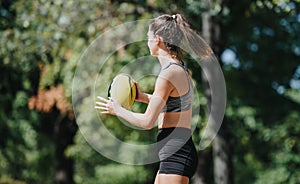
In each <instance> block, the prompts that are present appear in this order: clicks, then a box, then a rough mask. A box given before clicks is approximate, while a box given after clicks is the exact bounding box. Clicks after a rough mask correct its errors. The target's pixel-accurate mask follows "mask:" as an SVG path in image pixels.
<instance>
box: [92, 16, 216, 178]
mask: <svg viewBox="0 0 300 184" xmlns="http://www.w3.org/2000/svg"><path fill="white" fill-rule="evenodd" d="M147 35H148V47H149V50H150V52H151V55H152V56H156V57H157V58H158V61H159V63H160V65H161V71H160V73H159V75H158V77H157V80H156V83H155V89H154V92H153V94H152V95H150V94H146V93H143V92H142V91H141V90H140V88H139V85H138V83H136V86H137V98H136V100H137V101H139V102H144V103H148V106H147V109H146V111H145V112H144V113H134V112H132V111H129V110H126V109H125V108H122V107H121V105H120V104H119V103H118V102H117V101H116V100H114V99H111V98H109V99H105V98H102V97H98V99H99V102H96V107H95V108H96V109H99V110H101V113H102V114H112V115H116V116H119V117H121V118H123V119H125V120H126V121H128V122H129V123H131V124H133V125H135V126H138V127H142V128H145V129H152V128H153V127H154V125H155V122H156V121H157V122H158V135H157V143H158V144H157V145H158V146H157V147H158V156H159V159H160V165H159V171H158V172H157V175H156V178H155V184H169V183H172V184H187V183H189V180H190V178H191V177H192V176H193V174H194V173H195V171H196V168H197V162H198V158H197V152H196V149H195V146H194V143H193V141H192V138H191V129H190V128H191V124H190V122H191V118H192V102H193V84H192V80H191V77H190V75H189V73H188V71H187V69H186V67H185V65H184V63H183V61H182V58H181V52H180V43H181V42H182V40H183V39H185V40H186V41H187V42H188V43H189V45H190V47H191V48H192V50H193V51H194V52H195V54H196V55H197V56H198V57H199V58H200V59H204V58H206V57H209V56H210V55H211V54H212V51H211V49H210V47H209V46H208V45H207V44H206V43H205V41H204V40H203V39H202V38H201V37H200V35H199V34H197V33H196V32H195V31H194V30H192V29H191V28H190V26H189V24H188V23H187V21H186V20H185V19H184V17H183V16H182V15H180V14H176V15H162V16H159V17H157V18H155V19H154V20H153V21H152V22H151V23H150V25H149V30H148V33H147Z"/></svg>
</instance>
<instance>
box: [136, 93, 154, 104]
mask: <svg viewBox="0 0 300 184" xmlns="http://www.w3.org/2000/svg"><path fill="white" fill-rule="evenodd" d="M151 97H152V95H151V94H147V93H142V96H141V97H139V100H137V101H138V102H143V103H149V102H150V99H151Z"/></svg>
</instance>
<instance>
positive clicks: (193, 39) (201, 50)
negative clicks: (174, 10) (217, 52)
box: [174, 14, 213, 59]
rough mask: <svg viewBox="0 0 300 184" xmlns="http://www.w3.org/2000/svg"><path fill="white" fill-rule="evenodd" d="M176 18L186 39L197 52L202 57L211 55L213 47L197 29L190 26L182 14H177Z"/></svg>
mask: <svg viewBox="0 0 300 184" xmlns="http://www.w3.org/2000/svg"><path fill="white" fill-rule="evenodd" d="M174 18H175V19H176V22H177V24H178V25H179V27H180V29H181V31H182V33H183V35H184V37H185V39H186V40H187V42H188V44H189V46H190V47H191V49H192V50H193V51H194V52H195V54H196V55H197V56H198V57H199V58H200V59H206V58H208V57H211V55H212V54H213V51H212V49H211V47H210V46H209V45H208V44H207V43H206V42H205V40H204V39H203V38H202V37H201V36H200V35H199V34H198V33H197V32H196V31H195V30H193V29H192V28H191V27H190V25H189V24H188V22H187V21H186V19H185V18H184V17H183V16H182V15H181V14H176V15H175V17H174Z"/></svg>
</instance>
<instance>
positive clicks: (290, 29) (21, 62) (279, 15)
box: [0, 0, 300, 184]
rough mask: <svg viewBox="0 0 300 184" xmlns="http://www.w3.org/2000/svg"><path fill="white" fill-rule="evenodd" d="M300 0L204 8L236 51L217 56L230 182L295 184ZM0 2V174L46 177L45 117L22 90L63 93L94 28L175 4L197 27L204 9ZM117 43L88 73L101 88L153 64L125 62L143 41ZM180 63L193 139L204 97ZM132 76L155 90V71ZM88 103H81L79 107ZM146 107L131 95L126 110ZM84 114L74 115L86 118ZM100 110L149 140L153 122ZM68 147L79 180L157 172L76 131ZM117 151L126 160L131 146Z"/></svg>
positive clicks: (49, 153) (184, 4)
mask: <svg viewBox="0 0 300 184" xmlns="http://www.w3.org/2000/svg"><path fill="white" fill-rule="evenodd" d="M299 3H300V2H299V1H298V0H295V1H292V0H256V1H220V0H216V1H212V9H211V10H210V13H211V15H213V16H215V15H221V20H219V21H220V23H221V31H222V34H223V36H224V37H223V38H222V40H220V41H219V42H218V43H219V44H220V45H221V47H223V48H222V49H223V50H226V49H230V50H231V51H233V53H234V54H235V58H234V59H233V60H229V61H223V62H222V63H221V64H222V65H223V66H222V67H223V69H224V74H225V79H226V86H227V94H228V96H227V97H228V98H227V109H226V118H227V121H228V122H229V124H228V126H229V130H230V132H229V135H230V140H229V142H230V146H231V147H232V157H233V168H234V174H235V175H234V177H235V182H236V183H245V184H247V183H249V184H250V183H257V184H260V183H290V184H294V183H299V180H300V173H299V171H298V170H299V168H300V156H299V150H300V147H299V144H297V143H299V142H300V138H299V131H300V124H299V119H300V113H299V112H300V107H299V106H300V105H299V104H300V102H299V99H300V98H299V96H300V92H299V90H300V89H299V81H300V77H299V76H300V74H299V65H300V63H299V56H300V51H299V48H300V46H299V34H300V27H299V25H300V24H299V8H298V7H299ZM0 4H1V6H0V69H1V73H0V77H1V78H2V81H1V83H0V94H1V98H0V103H1V106H0V135H1V139H0V148H1V149H0V183H53V182H52V181H53V177H54V172H55V163H54V160H55V154H54V153H55V145H54V143H53V140H51V139H52V138H51V136H49V135H48V134H47V133H45V131H43V129H44V128H45V127H47V125H45V124H43V123H44V122H41V117H40V115H41V114H38V113H37V112H35V111H31V110H29V109H28V99H29V98H30V97H31V96H32V95H34V94H36V92H37V90H38V89H47V88H49V87H51V86H55V85H58V84H63V85H64V89H65V92H66V95H67V97H68V98H69V100H70V101H71V96H72V82H73V76H74V72H75V69H76V66H77V62H78V60H79V58H80V56H81V54H82V52H83V50H85V48H87V46H88V45H89V44H90V43H92V41H93V40H94V39H95V38H97V36H99V35H100V34H101V33H103V32H104V31H106V30H108V29H109V28H111V27H113V26H116V25H119V24H121V23H123V22H125V21H126V22H127V21H133V20H137V19H147V18H153V17H154V16H156V15H159V14H161V13H170V14H173V13H177V12H178V13H183V14H185V15H186V17H188V18H189V19H190V20H191V22H192V24H193V25H194V27H196V28H197V29H198V30H200V29H201V24H202V23H201V14H202V12H203V11H204V10H205V8H206V4H204V1H196V0H187V1H183V0H181V1H176V2H174V1H170V0H168V1H163V0H154V1H138V0H137V1H130V2H129V1H128V2H123V1H108V0H105V1H99V0H90V1H84V0H68V1H63V0H50V1H46V0H39V1H35V0H14V1H5V2H2V1H1V2H0ZM124 49H125V51H126V52H125V54H123V55H122V54H121V55H119V54H120V53H115V54H114V55H113V56H112V57H111V58H110V60H109V61H107V62H106V63H105V67H103V68H105V69H102V70H101V71H99V73H100V74H101V76H105V77H104V78H101V79H99V81H96V82H98V83H97V84H99V85H98V86H97V87H96V91H97V92H99V95H102V96H106V91H107V90H106V89H107V86H108V83H107V82H108V81H110V80H111V79H112V78H113V77H114V76H115V74H116V73H117V72H119V71H120V70H122V71H124V72H128V73H131V74H133V75H136V76H139V75H142V74H143V73H146V72H149V70H150V69H151V70H152V71H156V69H157V68H155V67H157V66H156V65H155V64H153V63H155V62H156V60H155V58H146V59H145V60H143V61H141V62H143V63H146V64H144V65H141V66H143V67H140V68H139V70H132V68H130V67H129V68H126V67H125V68H124V66H127V65H135V64H136V63H137V61H135V62H133V61H134V60H135V59H136V58H141V57H143V56H147V55H149V51H148V49H147V43H146V41H141V42H139V43H133V44H131V45H128V46H126V47H125V48H124ZM92 59H98V58H92ZM91 61H92V60H91ZM138 62H140V60H139V61H138ZM186 63H187V66H188V67H189V69H190V70H191V72H192V74H193V78H194V82H195V86H196V88H197V91H198V92H199V95H198V96H199V99H200V100H199V103H200V104H194V105H195V106H198V105H200V106H201V109H200V115H201V117H200V119H199V120H196V118H195V117H194V118H193V124H196V125H197V129H196V132H195V134H194V135H193V137H194V140H196V142H199V141H200V138H201V133H202V132H201V130H202V129H203V127H204V126H205V121H206V117H205V113H204V108H205V106H206V104H207V100H206V99H205V97H204V95H203V86H202V83H201V72H199V71H201V68H199V66H197V63H195V62H192V61H190V60H189V59H187V61H186ZM87 67H89V66H87ZM134 69H135V68H134ZM91 75H97V73H95V74H91ZM100 80H101V81H100ZM138 80H139V81H138V82H139V84H140V87H141V88H142V90H143V91H145V92H149V93H151V92H152V91H153V88H154V82H155V77H154V76H147V77H145V78H142V79H140V78H139V79H138ZM102 81H106V83H105V82H102ZM92 82H93V81H92ZM84 85H85V83H84V82H83V83H82V86H79V87H82V88H84ZM91 95H92V94H91ZM88 105H89V103H87V102H85V103H83V104H82V109H83V110H84V109H86V107H88ZM145 108H146V106H145V105H144V104H141V103H135V104H134V106H133V107H132V110H133V111H135V112H143V111H144V110H145ZM89 113H91V112H87V113H86V114H84V116H82V117H79V118H86V119H88V118H89V117H91V116H90V114H89ZM101 118H103V120H105V122H104V123H105V126H106V127H107V128H108V129H109V130H110V131H111V132H112V133H113V134H114V135H115V136H116V137H118V138H119V139H121V140H124V141H126V142H131V143H134V144H148V143H151V142H154V141H155V133H156V130H153V131H147V132H146V131H140V130H135V129H132V128H131V127H129V126H128V124H126V122H125V123H120V121H119V120H118V119H117V118H114V117H111V116H105V117H101ZM89 120H90V122H93V121H94V120H92V119H89ZM92 128H93V127H92ZM103 142H105V141H104V140H103ZM137 154H138V153H137ZM66 155H67V157H68V158H72V159H74V161H75V174H74V178H75V181H76V182H77V183H124V181H126V183H146V182H149V181H152V180H153V178H154V177H155V169H156V168H154V167H153V168H152V167H150V168H148V167H137V166H125V165H119V164H116V163H114V162H112V161H110V160H108V159H106V158H105V157H102V156H101V155H99V153H97V152H96V151H95V150H93V149H92V148H91V147H90V146H89V145H88V144H87V142H86V141H85V140H84V139H83V138H82V136H81V134H80V132H78V133H77V135H76V138H75V140H74V145H72V146H71V147H69V148H68V149H67V151H66ZM123 157H126V159H133V158H132V157H133V156H132V155H131V156H130V155H123ZM45 166H47V167H45ZM10 178H15V179H18V180H21V181H17V180H14V179H10ZM23 181H24V182H23Z"/></svg>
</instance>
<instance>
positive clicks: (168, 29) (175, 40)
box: [149, 14, 213, 59]
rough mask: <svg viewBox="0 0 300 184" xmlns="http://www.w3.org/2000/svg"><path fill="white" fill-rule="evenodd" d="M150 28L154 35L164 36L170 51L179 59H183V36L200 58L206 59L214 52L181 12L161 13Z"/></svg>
mask: <svg viewBox="0 0 300 184" xmlns="http://www.w3.org/2000/svg"><path fill="white" fill-rule="evenodd" d="M149 29H150V30H151V31H153V33H154V35H158V36H160V37H162V38H163V40H164V44H165V45H166V47H167V49H168V50H169V52H170V53H175V54H176V57H178V58H179V59H181V58H180V57H181V49H180V44H181V42H182V39H183V37H184V38H185V39H186V41H187V42H188V44H189V46H190V47H191V49H192V50H193V51H194V53H195V54H196V55H197V56H198V57H199V58H200V59H205V58H207V57H209V56H211V55H212V53H213V51H212V49H211V48H210V46H209V45H208V44H207V43H206V42H205V41H204V39H203V38H202V37H201V36H200V35H199V34H198V33H197V32H196V31H195V30H193V29H192V28H191V26H190V24H189V23H188V22H187V20H186V19H185V18H184V16H182V15H181V14H176V15H167V14H165V15H161V16H159V17H157V18H155V19H154V20H153V21H152V22H151V23H150V26H149Z"/></svg>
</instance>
